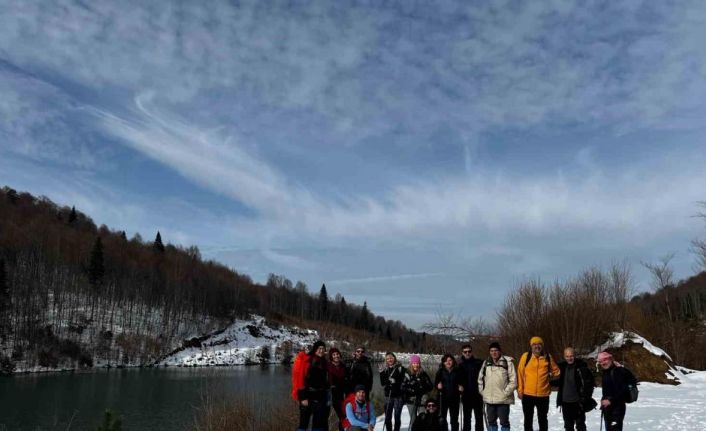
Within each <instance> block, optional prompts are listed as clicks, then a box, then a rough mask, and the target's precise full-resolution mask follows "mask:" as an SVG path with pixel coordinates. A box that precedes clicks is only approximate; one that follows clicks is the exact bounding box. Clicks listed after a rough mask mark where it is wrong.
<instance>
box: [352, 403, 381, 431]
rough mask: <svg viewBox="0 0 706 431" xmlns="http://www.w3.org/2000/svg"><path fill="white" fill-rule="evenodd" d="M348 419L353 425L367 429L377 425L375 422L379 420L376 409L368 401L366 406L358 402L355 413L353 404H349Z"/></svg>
mask: <svg viewBox="0 0 706 431" xmlns="http://www.w3.org/2000/svg"><path fill="white" fill-rule="evenodd" d="M368 412H370V413H368ZM346 418H347V419H348V422H350V423H351V425H353V426H355V427H361V428H367V427H368V425H375V421H376V419H377V418H376V417H375V409H374V408H373V405H372V404H371V403H370V402H368V401H366V402H365V404H360V403H358V402H357V401H356V408H355V411H353V404H352V403H347V404H346Z"/></svg>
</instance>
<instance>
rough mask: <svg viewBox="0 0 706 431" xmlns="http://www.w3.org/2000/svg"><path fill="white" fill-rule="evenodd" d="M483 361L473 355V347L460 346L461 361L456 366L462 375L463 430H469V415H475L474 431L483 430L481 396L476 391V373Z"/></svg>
mask: <svg viewBox="0 0 706 431" xmlns="http://www.w3.org/2000/svg"><path fill="white" fill-rule="evenodd" d="M482 366H483V361H482V360H481V359H478V358H476V357H474V356H473V348H472V347H471V345H470V344H466V345H465V346H463V347H462V348H461V362H460V363H459V365H458V367H459V369H460V370H461V375H462V376H463V387H464V388H465V390H464V391H463V395H462V396H461V402H462V403H463V431H471V416H472V415H475V417H476V427H475V431H483V397H481V395H480V393H479V392H478V373H479V372H480V368H481V367H482Z"/></svg>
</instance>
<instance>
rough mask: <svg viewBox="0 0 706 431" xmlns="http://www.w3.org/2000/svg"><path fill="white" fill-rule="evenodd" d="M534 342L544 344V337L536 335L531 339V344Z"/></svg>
mask: <svg viewBox="0 0 706 431" xmlns="http://www.w3.org/2000/svg"><path fill="white" fill-rule="evenodd" d="M532 344H541V345H544V340H542V337H538V336H536V335H535V336H534V337H532V338H531V339H530V346H531V345H532Z"/></svg>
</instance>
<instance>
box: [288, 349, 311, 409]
mask: <svg viewBox="0 0 706 431" xmlns="http://www.w3.org/2000/svg"><path fill="white" fill-rule="evenodd" d="M310 360H311V358H309V355H307V353H306V352H305V351H301V352H299V353H297V357H296V358H295V359H294V365H293V366H292V399H293V400H294V401H299V390H300V389H304V388H305V387H306V373H307V372H308V371H309V364H310Z"/></svg>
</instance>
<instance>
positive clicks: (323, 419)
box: [292, 341, 330, 431]
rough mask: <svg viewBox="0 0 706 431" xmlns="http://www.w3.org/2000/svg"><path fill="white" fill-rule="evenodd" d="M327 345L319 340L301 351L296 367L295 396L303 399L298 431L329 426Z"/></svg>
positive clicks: (296, 360) (300, 399)
mask: <svg viewBox="0 0 706 431" xmlns="http://www.w3.org/2000/svg"><path fill="white" fill-rule="evenodd" d="M327 368H328V366H327V364H326V345H325V344H324V342H323V341H317V342H315V343H314V345H313V346H312V347H311V350H310V351H309V352H308V353H305V352H299V354H298V355H297V358H296V359H295V361H294V367H293V370H292V396H293V397H294V399H295V400H297V401H298V402H299V426H298V427H297V431H306V430H307V429H309V420H311V422H312V424H311V429H312V430H325V429H328V416H329V406H328V400H329V387H330V385H329V379H328V370H327Z"/></svg>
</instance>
